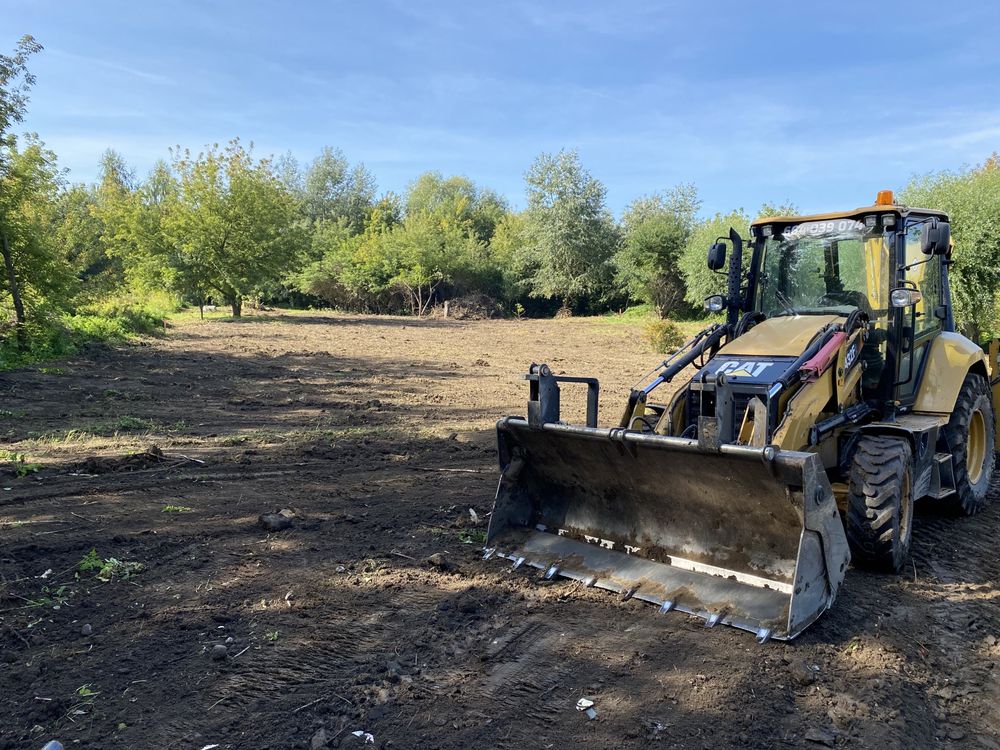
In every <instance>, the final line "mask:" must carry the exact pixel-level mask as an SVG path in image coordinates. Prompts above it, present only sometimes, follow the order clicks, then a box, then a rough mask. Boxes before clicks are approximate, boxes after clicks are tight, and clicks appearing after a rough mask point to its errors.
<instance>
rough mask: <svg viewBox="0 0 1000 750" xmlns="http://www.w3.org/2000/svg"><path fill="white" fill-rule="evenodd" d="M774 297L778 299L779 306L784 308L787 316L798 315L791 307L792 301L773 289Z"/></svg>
mask: <svg viewBox="0 0 1000 750" xmlns="http://www.w3.org/2000/svg"><path fill="white" fill-rule="evenodd" d="M774 296H775V297H777V298H778V302H780V303H781V306H782V307H783V308H785V313H786V314H787V315H798V313H796V312H795V308H794V307H792V301H791V300H790V299H788V297H786V296H785V295H784V294H782V293H781V291H779V290H778V289H775V290H774Z"/></svg>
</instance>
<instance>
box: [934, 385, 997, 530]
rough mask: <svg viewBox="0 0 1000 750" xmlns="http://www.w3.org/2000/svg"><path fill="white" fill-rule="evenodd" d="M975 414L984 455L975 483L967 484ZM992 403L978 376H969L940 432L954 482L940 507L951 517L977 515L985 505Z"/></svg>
mask: <svg viewBox="0 0 1000 750" xmlns="http://www.w3.org/2000/svg"><path fill="white" fill-rule="evenodd" d="M976 411H980V412H981V414H982V417H983V421H984V423H985V424H984V426H985V432H986V436H985V440H986V451H985V456H984V458H983V465H982V469H981V471H980V475H979V479H978V481H976V482H972V481H970V480H969V471H968V464H967V458H968V447H969V424H970V422H971V421H972V418H973V415H974V413H975V412H976ZM995 429H996V427H995V425H994V422H993V401H992V398H991V394H990V385H989V383H988V382H987V381H986V378H984V377H983V376H982V375H975V374H973V373H970V374H968V375H966V376H965V382H964V383H962V390H961V391H959V393H958V400H957V401H956V402H955V410H954V411H953V412H952V413H951V419H950V420H949V421H948V425H947V426H946V427H945V428H944V440H945V443H947V445H948V450H949V451H950V452H951V467H952V476H953V477H954V479H955V494H953V495H951V496H949V497H947V498H945V499H944V501H943V502H944V504H945V505H946V506H947V507H948V508H949V509H951V510H953V511H954V512H955V513H959V514H962V515H966V516H971V515H974V514H975V513H977V512H979V511H980V510H982V509H983V508H985V507H986V505H987V504H988V502H989V491H990V479H991V478H992V476H993V468H994V465H995V463H996V457H995V455H994V452H993V433H994V430H995Z"/></svg>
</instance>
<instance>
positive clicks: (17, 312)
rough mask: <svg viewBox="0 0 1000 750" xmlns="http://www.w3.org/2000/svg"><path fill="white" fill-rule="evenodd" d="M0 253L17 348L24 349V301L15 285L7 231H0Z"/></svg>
mask: <svg viewBox="0 0 1000 750" xmlns="http://www.w3.org/2000/svg"><path fill="white" fill-rule="evenodd" d="M0 254H2V255H3V265H4V268H6V269H7V283H8V285H10V297H11V299H12V300H13V301H14V331H15V336H16V337H17V348H18V349H19V350H21V351H24V350H25V349H27V348H28V334H27V330H26V329H25V327H24V325H25V317H24V302H23V301H22V300H21V288H20V287H19V286H18V285H17V274H16V273H15V272H14V258H13V257H12V256H11V254H10V245H8V244H7V233H6V232H0Z"/></svg>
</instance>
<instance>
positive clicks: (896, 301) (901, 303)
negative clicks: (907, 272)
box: [889, 289, 924, 307]
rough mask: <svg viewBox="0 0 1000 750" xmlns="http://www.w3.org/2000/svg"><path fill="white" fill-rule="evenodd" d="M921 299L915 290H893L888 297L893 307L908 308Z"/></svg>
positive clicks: (920, 295) (921, 296)
mask: <svg viewBox="0 0 1000 750" xmlns="http://www.w3.org/2000/svg"><path fill="white" fill-rule="evenodd" d="M923 297H924V295H922V294H921V293H920V292H918V291H917V290H916V289H893V290H892V293H891V294H890V295H889V299H890V300H892V306H893V307H909V306H910V305H915V304H917V303H918V302H919V301H920V300H922V299H923Z"/></svg>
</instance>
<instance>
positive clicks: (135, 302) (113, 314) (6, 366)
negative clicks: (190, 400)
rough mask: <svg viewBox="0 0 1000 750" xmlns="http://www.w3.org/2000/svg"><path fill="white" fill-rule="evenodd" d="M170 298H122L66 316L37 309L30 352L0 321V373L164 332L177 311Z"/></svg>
mask: <svg viewBox="0 0 1000 750" xmlns="http://www.w3.org/2000/svg"><path fill="white" fill-rule="evenodd" d="M177 307H178V306H177V304H176V303H175V302H174V301H173V300H172V299H171V298H167V297H153V298H134V297H131V296H121V297H116V298H114V299H108V300H104V301H102V302H97V303H93V304H90V305H85V306H82V307H79V308H77V310H76V311H75V312H73V313H64V312H61V311H58V310H53V309H51V308H49V307H46V306H39V307H36V308H35V309H34V310H33V311H32V312H33V315H32V317H30V318H29V319H28V325H27V340H28V348H27V349H26V350H24V351H20V350H18V349H17V346H16V344H15V341H14V336H13V332H12V324H11V323H8V322H4V321H0V371H2V370H10V369H14V368H16V367H24V366H25V365H28V364H31V363H33V362H40V361H42V360H46V359H52V358H54V357H64V356H66V355H69V354H73V353H74V352H76V351H77V350H78V349H79V347H80V345H81V344H86V343H90V342H93V341H124V340H126V339H128V338H130V337H132V336H134V335H136V334H146V335H149V334H154V333H157V332H159V331H162V330H163V318H164V317H165V316H167V315H169V314H170V313H171V312H173V311H174V310H176V309H177Z"/></svg>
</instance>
